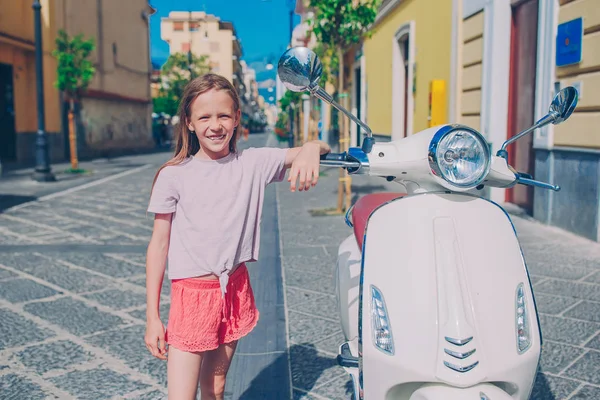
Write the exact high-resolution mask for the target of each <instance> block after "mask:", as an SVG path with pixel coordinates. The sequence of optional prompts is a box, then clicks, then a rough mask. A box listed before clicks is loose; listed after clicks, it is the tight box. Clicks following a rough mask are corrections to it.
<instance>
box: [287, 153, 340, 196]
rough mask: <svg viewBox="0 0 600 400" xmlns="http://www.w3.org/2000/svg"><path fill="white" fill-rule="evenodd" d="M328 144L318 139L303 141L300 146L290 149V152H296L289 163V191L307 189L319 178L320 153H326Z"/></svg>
mask: <svg viewBox="0 0 600 400" xmlns="http://www.w3.org/2000/svg"><path fill="white" fill-rule="evenodd" d="M329 151H330V149H329V146H327V144H326V143H324V142H320V141H312V142H307V143H305V144H304V145H303V146H302V147H300V148H296V149H291V150H290V153H292V154H293V153H296V154H295V155H294V157H293V161H292V163H291V170H290V175H289V177H288V182H290V191H292V192H295V191H296V185H297V187H298V190H300V191H304V190H309V189H310V187H311V186H315V185H316V184H317V182H318V180H319V162H320V157H321V154H325V153H328V152H329Z"/></svg>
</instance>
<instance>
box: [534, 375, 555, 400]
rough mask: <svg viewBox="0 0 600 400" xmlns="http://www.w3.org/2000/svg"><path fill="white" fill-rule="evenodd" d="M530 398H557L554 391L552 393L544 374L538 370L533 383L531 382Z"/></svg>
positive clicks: (552, 399) (549, 399) (551, 399)
mask: <svg viewBox="0 0 600 400" xmlns="http://www.w3.org/2000/svg"><path fill="white" fill-rule="evenodd" d="M529 398H530V399H540V400H542V399H543V400H557V398H556V396H554V393H552V387H551V385H550V382H548V379H547V378H546V375H544V374H542V373H541V371H539V370H538V374H537V376H536V378H535V383H534V384H533V390H532V391H531V396H530V397H529Z"/></svg>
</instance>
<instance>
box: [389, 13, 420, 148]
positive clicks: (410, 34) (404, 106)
mask: <svg viewBox="0 0 600 400" xmlns="http://www.w3.org/2000/svg"><path fill="white" fill-rule="evenodd" d="M414 31H415V24H414V22H412V21H411V22H409V23H407V24H405V25H403V26H402V27H400V29H399V30H398V32H397V33H396V35H395V36H394V42H393V48H392V51H393V62H392V66H393V68H392V74H393V75H392V140H398V139H401V138H404V137H407V136H409V135H411V134H412V124H413V112H414V99H413V65H414V40H415V38H414Z"/></svg>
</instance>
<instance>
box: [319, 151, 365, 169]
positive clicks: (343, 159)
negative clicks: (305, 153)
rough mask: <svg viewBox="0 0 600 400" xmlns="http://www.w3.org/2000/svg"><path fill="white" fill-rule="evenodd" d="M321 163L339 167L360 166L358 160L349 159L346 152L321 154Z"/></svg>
mask: <svg viewBox="0 0 600 400" xmlns="http://www.w3.org/2000/svg"><path fill="white" fill-rule="evenodd" d="M321 165H323V166H327V167H339V168H346V169H347V168H360V166H361V165H360V162H358V161H355V160H350V159H349V158H348V154H347V153H346V152H343V153H327V154H323V155H321Z"/></svg>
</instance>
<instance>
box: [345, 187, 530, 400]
mask: <svg viewBox="0 0 600 400" xmlns="http://www.w3.org/2000/svg"><path fill="white" fill-rule="evenodd" d="M365 238H366V240H365V244H364V248H363V256H364V259H363V260H362V261H363V265H362V274H363V275H362V286H361V290H362V304H361V307H362V309H361V310H360V311H361V312H360V313H359V316H358V321H357V324H356V325H357V326H361V327H362V332H361V333H358V334H359V336H360V337H359V352H361V353H362V357H361V360H360V361H361V372H362V382H360V384H361V387H362V389H363V391H364V393H365V397H366V398H368V399H377V398H380V399H388V398H389V399H392V398H395V397H389V393H392V392H393V390H394V387H398V385H405V384H408V385H410V386H411V387H414V390H416V389H417V388H418V387H419V386H420V385H414V383H420V384H424V383H427V382H430V383H445V384H447V385H449V386H451V387H455V388H468V387H472V386H474V385H477V384H480V383H484V382H496V383H497V384H498V386H499V387H502V388H503V389H504V390H506V392H508V393H509V394H510V396H511V398H514V399H521V400H524V399H527V398H528V396H529V393H530V390H531V387H532V384H533V382H534V378H535V373H536V369H537V364H538V362H539V355H540V345H541V337H540V334H539V325H538V320H537V314H536V309H535V302H534V299H533V294H532V292H531V286H530V283H529V277H528V274H527V270H526V267H525V264H524V260H523V257H522V253H521V249H520V245H519V243H518V240H517V238H516V234H515V232H514V228H513V226H512V223H511V221H510V218H509V217H508V215H507V214H506V213H505V212H504V210H503V209H502V208H500V207H499V206H498V205H496V204H494V203H492V202H489V201H487V200H484V199H481V198H479V197H475V196H471V195H465V194H451V193H427V194H420V195H411V196H407V197H404V198H402V199H398V200H394V201H392V202H390V203H388V204H386V205H384V206H382V207H380V208H379V209H377V210H376V211H374V212H373V213H372V214H371V217H370V219H369V221H368V223H367V229H366V234H365ZM344 243H345V246H346V249H349V250H348V252H349V253H348V254H349V255H352V256H350V257H348V260H351V261H350V262H351V263H353V264H352V265H353V268H355V264H354V263H355V261H356V260H355V257H354V254H355V251H354V250H353V249H352V246H351V241H350V240H349V239H347V240H346V241H345V242H344ZM343 246H344V245H343ZM343 246H342V247H343ZM342 247H341V248H340V254H343V253H344V251H343V248H342ZM346 268H347V270H348V271H353V268H350V267H349V266H347V267H346ZM343 269H344V267H343V263H341V264H340V262H338V293H344V292H345V293H346V297H345V301H341V302H340V307H342V308H343V307H348V305H349V304H350V303H352V301H355V300H354V299H353V295H352V293H354V292H353V291H352V285H356V276H355V274H356V272H340V271H342V270H343ZM344 274H345V275H346V279H341V278H340V277H341V276H343V275H344ZM521 283H523V288H524V292H525V296H526V302H527V322H528V324H529V331H530V336H531V346H530V347H529V349H528V350H527V351H525V352H524V353H523V354H519V353H518V351H517V334H516V307H515V306H516V290H517V287H518V285H519V284H521ZM373 286H374V287H376V288H377V289H378V290H379V291H380V292H381V293H382V294H383V297H384V300H385V304H386V307H387V314H388V317H389V322H390V327H391V333H392V336H393V342H394V352H393V354H391V355H390V354H388V353H386V352H384V351H382V350H380V349H379V348H378V347H376V346H375V344H374V339H373V332H372V331H373V326H372V318H371V306H372V304H371V303H372V295H371V288H372V287H373ZM348 293H350V295H349V296H348ZM343 296H344V295H340V297H339V299H342V298H343ZM348 310H349V311H348V312H347V317H343V316H342V324H344V323H347V324H348V326H347V327H344V333H345V334H346V335H347V337H348V336H350V337H349V339H352V337H351V336H352V335H355V334H356V332H355V331H353V330H352V328H351V327H350V323H353V321H354V320H353V318H354V317H353V316H352V315H350V314H351V313H352V309H351V307H349V308H348ZM341 314H344V311H342V312H341ZM345 321H347V322H345ZM467 339H468V343H466V344H463V345H457V344H453V343H451V342H452V341H455V342H456V341H465V340H467ZM447 350H448V351H451V352H454V353H457V352H458V353H463V355H464V353H469V352H471V351H472V350H475V352H473V353H472V354H470V355H469V356H468V357H465V358H464V359H458V358H456V357H455V356H452V355H450V354H448V352H447ZM445 363H450V364H452V365H453V366H455V367H469V368H471V369H470V370H468V371H466V372H458V371H456V370H454V369H452V368H450V367H448V366H447V365H446V364H445ZM414 390H413V391H414ZM408 398H409V397H407V399H408Z"/></svg>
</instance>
